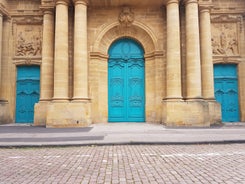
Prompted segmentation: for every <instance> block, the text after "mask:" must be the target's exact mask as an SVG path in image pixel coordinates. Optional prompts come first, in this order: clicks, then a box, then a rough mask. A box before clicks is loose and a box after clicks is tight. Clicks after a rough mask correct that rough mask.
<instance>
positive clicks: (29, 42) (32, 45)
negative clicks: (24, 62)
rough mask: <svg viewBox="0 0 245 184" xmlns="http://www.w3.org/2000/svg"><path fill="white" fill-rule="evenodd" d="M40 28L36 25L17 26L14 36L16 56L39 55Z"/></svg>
mask: <svg viewBox="0 0 245 184" xmlns="http://www.w3.org/2000/svg"><path fill="white" fill-rule="evenodd" d="M41 52H42V40H41V29H40V28H39V27H38V26H30V27H29V26H19V29H18V31H17V38H16V53H15V55H16V56H22V57H25V56H41Z"/></svg>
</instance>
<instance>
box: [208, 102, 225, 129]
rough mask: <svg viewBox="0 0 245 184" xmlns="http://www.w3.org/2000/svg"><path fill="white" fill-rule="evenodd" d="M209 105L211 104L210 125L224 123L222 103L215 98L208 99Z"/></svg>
mask: <svg viewBox="0 0 245 184" xmlns="http://www.w3.org/2000/svg"><path fill="white" fill-rule="evenodd" d="M208 106H209V118H210V125H213V126H219V125H222V118H221V117H222V115H221V114H222V113H221V105H220V104H219V103H218V102H217V101H215V100H210V101H208Z"/></svg>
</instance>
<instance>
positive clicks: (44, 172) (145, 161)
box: [0, 144, 245, 184]
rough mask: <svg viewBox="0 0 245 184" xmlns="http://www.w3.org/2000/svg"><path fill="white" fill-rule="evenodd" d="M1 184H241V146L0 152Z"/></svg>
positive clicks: (244, 153)
mask: <svg viewBox="0 0 245 184" xmlns="http://www.w3.org/2000/svg"><path fill="white" fill-rule="evenodd" d="M0 165H1V172H0V184H11V183H13V184H24V183H28V184H30V183H45V184H48V183H51V184H55V183H58V184H63V183H64V184H68V183H72V184H76V183H79V184H93V183H94V184H100V183H108V184H109V183H110V184H112V183H115V184H116V183H121V184H124V183H126V184H130V183H132V184H136V183H143V184H147V183H150V184H154V183H156V184H157V183H161V184H162V183H171V184H173V183H178V184H179V183H181V184H185V183H186V184H192V183H198V184H199V183H200V184H206V183H212V184H214V183H217V184H219V183H222V184H223V183H227V184H244V183H245V173H244V170H245V144H224V145H124V146H84V147H61V148H57V147H56V148H45V147H43V148H16V149H7V148H2V149H0Z"/></svg>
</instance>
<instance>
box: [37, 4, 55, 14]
mask: <svg viewBox="0 0 245 184" xmlns="http://www.w3.org/2000/svg"><path fill="white" fill-rule="evenodd" d="M40 9H41V10H42V11H43V13H44V14H54V5H49V6H47V5H45V6H40Z"/></svg>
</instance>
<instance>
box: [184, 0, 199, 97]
mask: <svg viewBox="0 0 245 184" xmlns="http://www.w3.org/2000/svg"><path fill="white" fill-rule="evenodd" d="M185 8H186V73H187V76H186V81H187V84H186V86H187V99H200V98H202V84H201V63H200V41H199V39H200V37H199V16H198V2H197V0H185Z"/></svg>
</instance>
